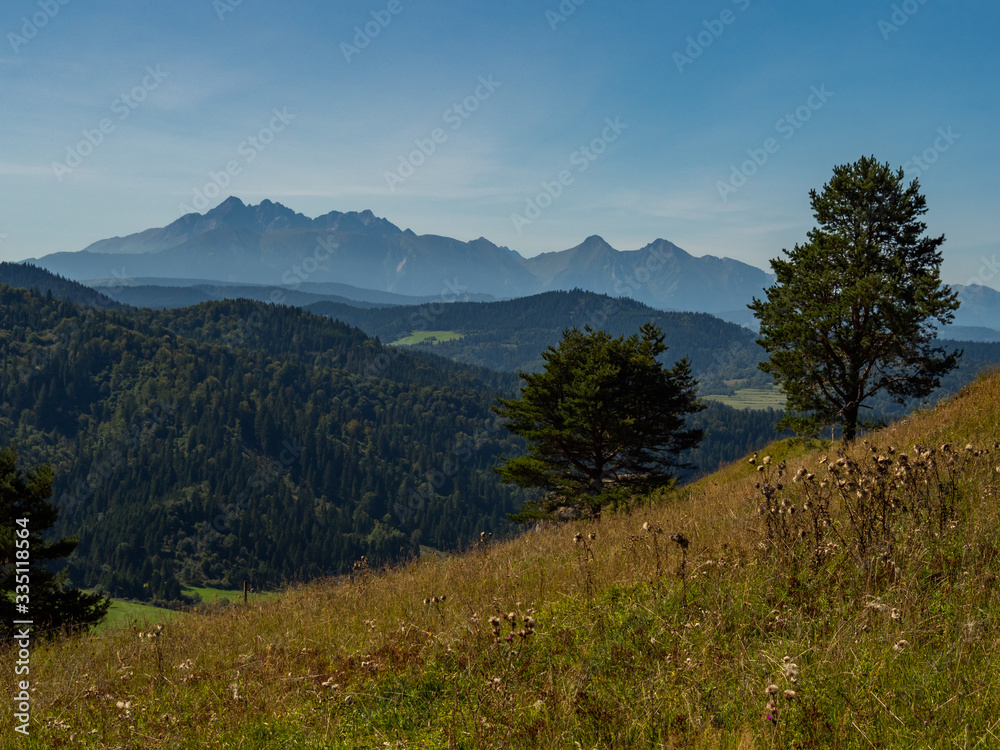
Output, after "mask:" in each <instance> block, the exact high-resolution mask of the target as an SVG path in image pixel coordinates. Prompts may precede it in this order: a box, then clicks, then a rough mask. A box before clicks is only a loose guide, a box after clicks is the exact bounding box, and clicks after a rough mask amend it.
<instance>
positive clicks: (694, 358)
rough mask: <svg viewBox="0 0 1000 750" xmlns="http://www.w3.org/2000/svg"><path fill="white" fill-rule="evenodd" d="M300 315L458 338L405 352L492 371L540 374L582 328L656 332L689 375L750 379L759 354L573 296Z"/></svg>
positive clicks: (387, 333)
mask: <svg viewBox="0 0 1000 750" xmlns="http://www.w3.org/2000/svg"><path fill="white" fill-rule="evenodd" d="M308 309H310V310H312V311H313V312H316V313H319V314H322V315H327V316H330V317H332V318H336V319H339V320H342V321H345V322H347V323H350V324H351V325H355V326H357V327H358V328H361V329H362V330H364V331H365V332H366V333H368V334H369V335H372V336H378V337H379V338H380V339H381V340H382V341H383V342H386V343H390V342H393V341H397V340H399V339H402V338H404V337H406V336H409V335H410V334H412V333H413V332H414V331H418V332H419V331H453V332H455V333H458V334H461V338H458V339H454V340H451V341H435V342H427V343H422V344H416V345H415V346H413V347H410V348H421V349H424V350H427V351H433V352H435V353H437V354H441V355H443V356H446V357H450V358H453V359H456V360H458V361H461V362H467V363H472V364H477V365H482V366H484V367H490V368H493V369H497V370H506V371H512V372H516V371H518V370H528V371H533V370H538V369H540V368H541V367H542V364H543V360H542V357H541V353H542V352H543V351H545V349H546V348H547V347H549V346H554V345H556V344H557V343H558V342H559V340H560V338H561V337H562V332H563V330H564V329H566V328H570V327H576V328H581V329H582V328H583V327H584V326H585V325H590V326H591V327H593V328H600V329H603V330H606V331H608V332H609V333H611V334H612V335H614V336H618V335H622V334H624V335H631V334H633V333H635V332H636V331H638V330H639V328H640V327H641V326H642V325H643V324H644V323H649V322H652V323H654V324H655V325H657V326H659V327H660V329H661V330H662V331H663V332H664V334H665V336H666V343H667V346H668V347H669V348H670V349H669V351H668V356H669V358H670V359H671V360H676V359H680V358H681V357H685V356H686V357H688V358H689V359H690V361H691V366H692V370H693V372H694V373H695V374H696V375H702V376H703V375H705V374H709V373H711V374H714V375H716V376H721V377H725V378H730V379H731V378H745V377H753V376H755V375H756V374H757V362H758V361H761V358H762V357H763V351H762V350H761V349H760V348H759V347H758V346H757V345H756V344H755V342H754V340H755V338H756V335H755V334H754V333H752V332H751V331H749V330H748V329H746V328H742V327H740V326H737V325H735V324H733V323H727V322H726V321H724V320H721V319H719V318H716V317H713V316H711V315H707V314H705V313H687V312H664V311H662V310H656V309H653V308H651V307H649V306H647V305H644V304H642V303H641V302H636V301H635V300H632V299H629V298H627V297H622V298H613V297H608V296H606V295H603V294H595V293H593V292H585V291H581V290H579V289H576V290H573V291H569V292H561V291H560V292H546V293H544V294H536V295H534V296H531V297H522V298H519V299H513V300H504V301H499V302H451V303H448V304H441V303H438V304H426V305H417V306H401V307H385V308H380V309H371V310H361V309H358V308H355V307H350V306H348V305H338V304H335V303H330V302H320V303H317V304H315V305H311V306H310V307H309V308H308Z"/></svg>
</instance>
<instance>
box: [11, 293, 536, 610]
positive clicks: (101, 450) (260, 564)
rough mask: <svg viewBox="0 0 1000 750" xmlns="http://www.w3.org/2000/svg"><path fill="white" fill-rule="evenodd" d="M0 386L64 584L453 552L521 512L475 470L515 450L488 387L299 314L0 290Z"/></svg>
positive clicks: (155, 582) (162, 582) (244, 572)
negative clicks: (48, 523)
mask: <svg viewBox="0 0 1000 750" xmlns="http://www.w3.org/2000/svg"><path fill="white" fill-rule="evenodd" d="M241 331H242V335H240V334H239V332H241ZM199 339H201V340H199ZM209 341H213V342H222V343H209ZM0 374H2V384H0V390H2V394H0V395H2V400H0V443H6V442H9V441H11V440H16V441H17V442H18V443H19V445H20V447H21V452H22V458H23V460H24V461H25V462H26V463H41V462H45V463H51V464H52V465H53V468H54V469H55V475H56V480H55V485H54V497H55V500H56V502H57V504H58V506H59V508H60V518H59V522H58V528H57V529H56V531H57V532H59V533H63V534H66V533H70V534H78V535H79V536H80V537H81V543H80V546H79V548H78V549H77V551H76V552H75V553H74V555H73V557H72V559H71V566H70V571H71V576H72V579H73V581H74V583H76V584H77V585H83V586H95V585H100V586H103V587H105V588H106V589H108V590H109V591H111V592H112V593H114V594H117V595H120V596H137V597H142V598H160V599H168V600H169V599H175V598H176V597H177V596H178V593H179V588H180V585H179V584H180V582H181V581H184V582H185V583H204V584H216V585H221V586H231V585H238V584H239V582H240V581H242V580H243V579H244V578H249V579H251V580H253V581H255V582H256V583H257V584H258V585H268V584H275V583H278V582H280V581H282V580H286V579H302V578H308V577H312V576H316V575H320V574H326V573H337V572H343V571H348V570H350V569H351V566H352V565H353V563H354V562H355V561H357V560H359V559H360V558H361V557H362V556H366V557H367V559H368V561H369V564H371V565H378V564H380V563H386V562H391V561H393V560H398V559H400V558H403V557H408V556H411V555H414V554H416V553H417V551H418V548H419V545H421V544H426V545H431V546H434V547H438V548H444V549H448V548H454V547H456V546H458V545H460V544H463V543H466V542H469V541H470V540H472V539H473V538H475V537H478V535H479V533H480V532H481V531H492V532H494V533H503V532H505V531H508V530H509V529H510V526H509V525H508V522H507V521H506V516H505V514H506V513H508V512H512V511H514V510H515V509H516V508H517V507H518V506H519V504H520V499H521V495H520V494H519V492H520V491H519V490H516V489H513V488H511V487H508V486H503V485H500V484H499V483H498V481H497V478H496V477H495V475H494V474H493V472H492V471H491V470H490V468H489V467H490V466H491V465H492V464H494V463H496V462H497V458H498V456H499V455H500V454H501V453H507V454H512V453H515V452H517V451H518V450H519V447H520V446H519V445H518V444H517V443H516V442H515V441H514V440H513V439H512V438H511V437H509V435H508V434H507V433H506V431H504V430H502V429H500V428H498V426H497V425H496V423H495V421H494V417H493V415H492V414H491V412H490V406H491V405H492V403H493V400H494V398H495V397H496V394H497V383H496V382H494V383H490V384H488V383H486V382H485V381H484V380H482V379H481V378H480V377H479V374H478V373H477V371H475V370H472V369H470V368H467V367H462V366H459V365H455V364H453V363H444V364H440V363H435V361H433V358H431V359H428V358H427V357H411V356H410V355H408V354H406V353H402V352H399V351H396V350H387V349H386V348H385V347H383V346H381V345H380V344H378V342H376V341H373V340H371V339H369V338H367V337H366V336H364V334H362V333H361V332H360V331H357V330H354V329H351V328H349V327H347V326H345V325H342V324H339V323H335V322H333V321H330V320H327V319H324V318H321V317H318V316H314V315H311V314H309V313H306V312H303V311H300V310H295V309H290V308H275V307H272V306H266V305H262V304H260V303H252V302H222V303H206V304H204V305H201V306H198V307H195V308H190V309H187V310H182V311H176V312H168V313H155V314H154V313H150V312H148V311H146V312H143V313H139V312H137V311H102V310H93V309H82V308H78V307H76V306H74V305H72V304H70V303H67V302H65V301H61V300H57V299H54V298H47V297H45V296H42V295H39V294H37V293H32V292H29V291H27V290H25V289H14V288H10V287H7V286H2V285H0Z"/></svg>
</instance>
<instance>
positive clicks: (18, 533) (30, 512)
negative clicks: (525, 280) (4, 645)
mask: <svg viewBox="0 0 1000 750" xmlns="http://www.w3.org/2000/svg"><path fill="white" fill-rule="evenodd" d="M51 494H52V470H51V468H49V467H48V466H41V467H34V468H32V469H29V470H28V472H27V473H24V472H22V471H21V470H20V469H18V468H17V451H16V450H15V448H14V447H13V446H7V447H5V448H4V449H3V450H0V616H2V620H0V642H5V641H7V640H9V639H10V638H11V637H12V635H13V633H14V632H15V628H14V626H13V625H12V623H13V621H14V620H30V621H31V622H32V630H33V631H34V632H41V633H45V634H55V633H57V632H59V631H61V630H64V629H68V630H75V629H78V628H82V627H86V626H88V625H92V624H96V623H97V622H100V620H101V619H102V618H103V617H104V615H105V614H106V613H107V611H108V607H109V606H110V605H111V601H110V600H109V599H106V598H104V597H103V596H101V595H100V594H88V593H86V592H83V591H80V590H78V589H73V588H70V587H69V586H67V585H66V574H65V572H64V571H63V572H59V573H54V572H52V571H51V570H50V568H49V566H50V565H51V564H52V563H53V562H54V561H56V560H60V559H61V558H64V557H66V556H67V555H69V554H70V553H71V552H72V551H73V550H74V549H75V548H76V545H77V541H76V540H75V539H60V540H57V541H46V539H45V537H44V532H45V531H47V530H48V529H49V528H51V527H52V525H53V524H54V523H55V521H56V517H57V515H58V510H57V509H56V507H55V506H54V505H53V504H52V503H50V502H49V501H48V498H49V497H50V495H51ZM18 561H21V562H22V563H23V562H27V566H25V565H21V566H18V565H17V562H18Z"/></svg>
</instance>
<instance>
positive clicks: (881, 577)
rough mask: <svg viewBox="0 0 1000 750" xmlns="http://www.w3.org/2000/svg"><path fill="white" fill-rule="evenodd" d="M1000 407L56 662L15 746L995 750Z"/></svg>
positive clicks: (51, 656) (806, 453)
mask: <svg viewBox="0 0 1000 750" xmlns="http://www.w3.org/2000/svg"><path fill="white" fill-rule="evenodd" d="M998 404H1000V374H994V375H992V376H989V377H984V378H982V379H980V380H979V381H978V382H977V383H976V384H974V385H973V386H971V387H969V388H967V389H965V390H964V391H963V392H962V393H961V394H959V395H958V396H957V397H955V398H953V399H951V400H949V401H947V402H946V403H943V404H941V405H939V406H938V407H936V408H935V409H933V410H929V411H923V412H918V413H916V414H914V415H912V416H911V417H909V418H907V419H906V420H904V421H902V422H900V423H898V424H895V425H893V426H891V427H889V428H887V429H885V430H883V431H881V432H880V433H877V434H876V435H874V436H872V438H871V440H870V443H860V442H859V443H858V444H857V445H856V446H854V447H853V448H852V449H851V450H850V451H849V452H848V453H847V454H846V455H840V454H839V452H838V446H837V445H828V444H823V443H819V442H806V441H800V440H791V441H784V442H782V443H779V444H775V445H773V446H772V447H771V449H770V450H769V451H768V452H766V453H761V454H759V455H758V456H756V457H755V458H754V459H753V460H752V462H751V461H749V460H742V461H740V462H738V463H736V464H734V465H732V466H730V467H727V468H726V469H724V470H722V471H720V472H718V473H716V474H713V475H711V476H709V477H706V478H704V479H702V480H700V481H699V482H697V483H695V484H694V485H692V486H690V487H688V488H687V489H686V490H684V492H683V494H681V495H675V496H665V497H659V498H651V499H650V500H649V502H648V503H644V504H642V505H641V506H640V507H639V508H637V509H636V510H635V511H634V512H633V513H632V514H631V515H619V516H611V517H606V518H605V520H604V521H603V522H601V523H600V524H594V525H578V526H572V525H569V526H552V527H548V528H545V529H539V530H536V531H533V532H529V533H527V534H525V535H523V536H522V537H520V538H517V539H514V540H508V541H504V542H502V543H491V542H490V541H489V540H485V542H484V543H483V544H481V545H477V546H476V547H475V548H473V549H470V550H468V551H467V552H466V553H465V554H462V555H455V556H450V557H447V558H444V559H437V558H433V557H428V558H423V559H421V560H419V561H415V562H413V563H410V564H408V565H407V566H406V567H403V568H399V569H396V570H393V571H390V572H385V573H377V572H373V571H370V570H367V569H365V568H364V566H363V565H362V566H361V567H359V569H358V570H356V571H355V573H354V575H353V576H352V577H350V578H349V579H348V578H343V579H339V580H334V579H327V580H323V581H318V582H315V583H313V584H309V585H304V586H300V587H297V588H294V589H291V590H288V591H287V592H286V593H285V594H284V595H283V596H281V597H279V598H278V599H276V600H275V601H271V602H258V603H251V604H250V605H249V606H242V605H238V606H234V607H232V608H230V609H227V610H224V611H221V612H216V613H210V614H207V615H198V616H189V617H185V618H183V619H182V620H178V621H174V622H167V623H165V624H164V626H163V628H162V630H155V629H152V637H150V633H149V632H148V631H149V630H151V628H149V627H148V626H144V627H143V628H136V629H132V628H123V629H121V630H118V631H116V632H110V633H106V634H103V635H101V636H98V637H93V636H88V637H81V638H77V639H74V640H71V641H67V642H62V643H56V644H52V645H42V644H35V646H34V650H33V652H32V655H31V679H32V687H33V688H34V691H35V692H33V693H32V696H33V697H32V711H33V722H34V723H33V725H32V735H31V737H30V739H27V740H24V739H23V738H18V739H19V741H18V747H24V748H43V747H44V748H56V747H74V748H76V747H93V748H98V747H101V748H140V747H141V748H174V747H208V746H211V747H224V748H271V747H286V748H320V747H324V748H325V747H359V748H360V747H365V748H369V747H370V748H383V747H431V748H436V747H442V748H443V747H470V748H473V747H490V748H497V747H504V748H512V747H513V748H520V747H523V748H529V747H558V748H574V747H583V748H591V747H602V748H630V747H671V748H673V747H678V748H679V747H691V748H761V749H763V748H792V747H796V748H871V747H878V748H884V747H906V748H924V747H931V748H946V747H963V748H990V747H997V746H1000V509H998V503H997V495H998V489H1000V454H998V452H997V444H996V440H997V436H998V434H1000V406H998ZM904 456H905V457H904ZM800 469H801V470H802V471H801V472H800V471H799V470H800ZM800 532H801V533H800ZM140 630H142V631H143V632H139V631H140ZM14 659H15V656H14V655H13V654H12V653H7V654H5V655H3V657H2V658H0V672H2V673H4V674H13V669H14V663H13V662H14Z"/></svg>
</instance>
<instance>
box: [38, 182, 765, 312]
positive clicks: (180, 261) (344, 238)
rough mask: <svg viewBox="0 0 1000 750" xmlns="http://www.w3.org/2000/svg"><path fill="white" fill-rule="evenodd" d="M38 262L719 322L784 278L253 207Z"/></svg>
mask: <svg viewBox="0 0 1000 750" xmlns="http://www.w3.org/2000/svg"><path fill="white" fill-rule="evenodd" d="M32 262H34V263H36V264H37V265H39V266H41V267H43V268H46V269H48V270H50V271H53V272H55V273H59V274H62V275H64V276H67V277H69V278H72V279H76V280H81V281H83V280H91V279H106V278H109V277H111V276H123V277H124V276H141V277H171V278H173V277H177V276H180V275H183V276H185V277H188V278H199V279H205V280H209V281H217V282H227V283H244V284H265V285H274V286H287V287H290V288H297V287H298V285H299V284H301V283H304V282H306V281H309V282H339V283H342V284H348V285H352V286H357V287H362V288H366V289H373V290H378V291H382V292H392V293H395V294H403V295H411V296H424V297H426V296H439V297H443V298H447V299H448V301H452V300H454V299H462V298H464V295H466V294H471V295H491V296H494V297H498V298H513V297H522V296H527V295H531V294H537V293H540V292H545V291H556V290H563V291H565V290H569V289H574V288H577V289H584V290H587V291H592V292H596V293H599V294H608V295H612V296H627V297H631V298H633V299H636V300H638V301H640V302H644V303H645V304H648V305H650V306H652V307H656V308H658V309H665V310H691V311H697V312H710V313H717V314H718V313H724V312H726V311H737V312H740V311H741V310H742V307H743V306H744V305H745V304H746V303H748V302H750V300H751V299H752V298H753V296H754V295H759V294H760V293H761V292H762V290H763V289H764V288H765V287H766V286H768V285H769V284H770V283H771V279H772V277H771V276H770V275H769V274H767V273H765V272H764V271H762V270H761V269H759V268H756V267H754V266H751V265H748V264H746V263H742V262H740V261H737V260H733V259H731V258H717V257H713V256H704V257H702V258H696V257H694V256H692V255H690V254H689V253H687V252H685V251H684V250H682V249H681V248H679V247H677V246H676V245H674V244H673V243H671V242H668V241H667V240H663V239H658V240H656V241H654V242H652V243H650V244H648V245H647V246H646V247H643V248H641V249H639V250H631V251H620V250H617V249H615V248H613V247H612V246H611V245H609V244H608V243H607V242H605V241H604V240H603V239H602V238H601V237H598V236H596V235H595V236H592V237H588V238H587V239H586V240H584V241H583V242H582V243H581V244H580V245H578V246H576V247H574V248H570V249H568V250H563V251H559V252H552V253H543V254H542V255H539V256H536V257H533V258H524V257H522V256H521V255H520V254H518V253H517V252H516V251H514V250H511V249H510V248H507V247H501V246H498V245H496V244H494V243H492V242H490V241H489V240H487V239H485V238H483V237H480V238H479V239H476V240H472V241H470V242H462V241H460V240H456V239H453V238H450V237H442V236H438V235H417V234H415V233H413V232H412V231H410V230H409V229H406V230H401V229H400V228H399V227H397V226H396V225H395V224H393V223H392V222H390V221H388V220H386V219H382V218H379V217H377V216H375V215H374V214H373V213H372V212H371V211H361V212H349V213H341V212H337V211H333V212H330V213H328V214H325V215H323V216H319V217H317V218H315V219H310V218H308V217H306V216H304V215H303V214H300V213H296V212H295V211H292V210H291V209H289V208H287V207H285V206H283V205H281V204H280V203H274V202H272V201H269V200H265V201H262V202H261V203H260V204H258V205H256V206H252V205H246V204H244V203H243V202H242V201H241V200H240V199H239V198H236V197H230V198H227V199H226V200H225V201H223V202H222V203H221V204H219V205H218V206H216V207H215V208H213V209H212V210H210V211H208V212H207V213H205V214H197V213H192V214H187V215H185V216H182V217H181V218H180V219H177V221H175V222H173V223H171V224H169V225H168V226H166V227H161V228H158V229H147V230H145V231H143V232H139V233H136V234H132V235H129V236H127V237H113V238H110V239H106V240H101V241H99V242H95V243H93V244H92V245H90V246H88V247H87V248H85V249H84V250H81V251H79V252H65V253H55V254H52V255H47V256H45V257H44V258H40V259H38V260H33V261H32Z"/></svg>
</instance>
